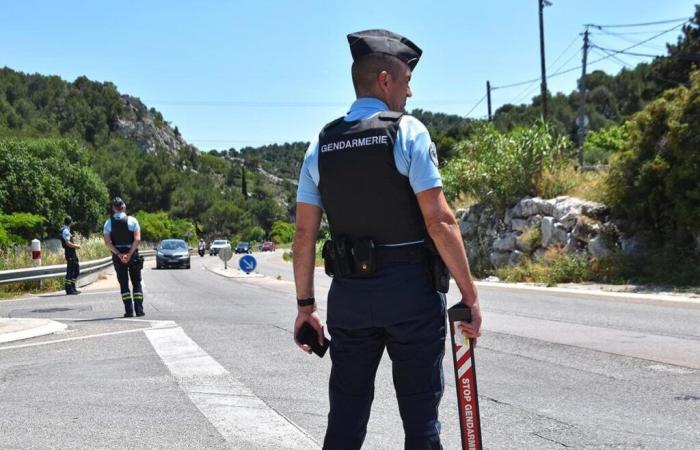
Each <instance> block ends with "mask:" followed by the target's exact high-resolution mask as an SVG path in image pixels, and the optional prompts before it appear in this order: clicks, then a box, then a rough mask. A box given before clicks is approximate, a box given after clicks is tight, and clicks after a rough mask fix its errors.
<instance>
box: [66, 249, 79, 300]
mask: <svg viewBox="0 0 700 450" xmlns="http://www.w3.org/2000/svg"><path fill="white" fill-rule="evenodd" d="M78 276H80V262H79V261H78V256H77V255H66V279H65V282H64V285H65V288H66V293H70V292H71V291H73V290H74V289H76V288H77V287H78Z"/></svg>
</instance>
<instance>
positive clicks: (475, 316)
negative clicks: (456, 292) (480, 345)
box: [459, 299, 481, 345]
mask: <svg viewBox="0 0 700 450" xmlns="http://www.w3.org/2000/svg"><path fill="white" fill-rule="evenodd" d="M462 303H464V304H465V305H467V306H468V307H469V309H470V310H471V314H472V321H471V322H460V323H459V328H460V329H461V330H462V333H463V334H464V335H466V336H468V337H469V338H470V339H473V340H474V345H476V338H478V337H479V336H481V307H480V306H479V301H478V300H477V301H476V302H473V303H472V304H471V305H470V304H469V303H468V302H467V301H465V299H462Z"/></svg>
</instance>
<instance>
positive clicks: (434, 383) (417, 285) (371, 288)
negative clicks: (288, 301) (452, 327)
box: [323, 264, 446, 450]
mask: <svg viewBox="0 0 700 450" xmlns="http://www.w3.org/2000/svg"><path fill="white" fill-rule="evenodd" d="M328 331H329V333H330V335H331V347H330V356H331V361H332V363H333V364H332V367H331V376H330V381H329V399H330V412H329V414H328V429H327V431H326V437H325V441H324V445H323V448H324V449H327V450H358V449H360V448H361V447H362V443H363V441H364V439H365V434H366V432H367V422H368V421H369V416H370V410H371V406H372V401H373V399H374V379H375V375H376V373H377V367H378V366H379V362H380V360H381V358H382V354H383V353H384V350H385V349H386V351H387V352H388V354H389V358H391V365H392V376H393V381H394V388H395V389H396V399H397V402H398V406H399V412H400V414H401V419H402V421H403V428H404V447H403V448H404V449H406V450H439V449H442V446H441V444H440V421H439V420H438V406H439V404H440V399H441V398H442V394H443V389H444V378H443V372H442V360H443V356H444V353H445V334H446V327H445V300H444V297H443V296H441V295H440V294H438V293H437V292H435V291H434V290H433V289H432V287H431V285H430V281H429V279H428V277H427V270H426V269H425V267H424V266H423V265H421V264H399V265H395V266H391V267H387V268H386V269H383V270H382V271H381V273H380V274H379V275H378V276H377V277H375V278H373V279H347V280H343V279H335V278H334V279H333V283H332V285H331V290H330V292H329V293H328ZM397 434H398V433H397ZM397 437H398V436H397ZM397 448H398V445H397Z"/></svg>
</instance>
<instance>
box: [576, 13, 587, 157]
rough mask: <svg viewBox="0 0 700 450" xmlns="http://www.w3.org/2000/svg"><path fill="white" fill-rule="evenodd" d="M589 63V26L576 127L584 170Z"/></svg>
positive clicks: (580, 81)
mask: <svg viewBox="0 0 700 450" xmlns="http://www.w3.org/2000/svg"><path fill="white" fill-rule="evenodd" d="M587 61H588V25H586V30H585V31H584V32H583V59H582V61H581V62H582V64H581V78H579V80H578V95H579V101H580V103H579V110H578V118H577V120H576V125H578V166H579V170H581V169H583V143H584V142H585V141H586V131H587V128H588V116H586V62H587Z"/></svg>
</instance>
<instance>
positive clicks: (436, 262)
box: [424, 238, 450, 294]
mask: <svg viewBox="0 0 700 450" xmlns="http://www.w3.org/2000/svg"><path fill="white" fill-rule="evenodd" d="M424 245H425V252H426V256H427V258H428V276H429V277H430V282H431V283H432V285H433V289H435V290H436V291H437V292H441V293H443V294H447V291H449V290H450V271H449V270H448V269H447V265H445V262H444V261H443V260H442V257H441V256H440V253H438V251H437V248H436V247H435V243H434V242H433V240H432V239H430V238H427V239H426V240H425V244H424Z"/></svg>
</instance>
